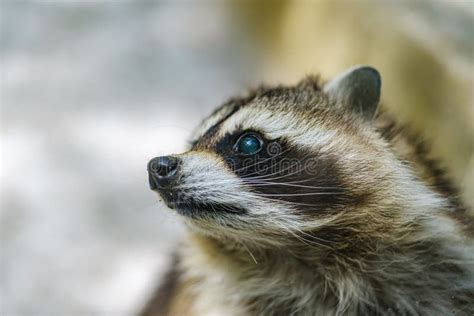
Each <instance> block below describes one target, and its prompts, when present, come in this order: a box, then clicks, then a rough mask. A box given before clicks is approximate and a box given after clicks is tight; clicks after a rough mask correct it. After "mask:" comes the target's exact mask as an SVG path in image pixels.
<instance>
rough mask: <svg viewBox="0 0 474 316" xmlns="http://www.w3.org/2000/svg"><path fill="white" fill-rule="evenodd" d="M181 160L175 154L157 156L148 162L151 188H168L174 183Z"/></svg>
mask: <svg viewBox="0 0 474 316" xmlns="http://www.w3.org/2000/svg"><path fill="white" fill-rule="evenodd" d="M178 165H179V160H178V158H176V157H173V156H164V157H156V158H153V159H152V160H150V162H149V163H148V179H149V182H150V189H152V190H156V189H158V188H166V187H169V186H170V185H172V184H173V183H174V181H175V180H176V177H177V173H178Z"/></svg>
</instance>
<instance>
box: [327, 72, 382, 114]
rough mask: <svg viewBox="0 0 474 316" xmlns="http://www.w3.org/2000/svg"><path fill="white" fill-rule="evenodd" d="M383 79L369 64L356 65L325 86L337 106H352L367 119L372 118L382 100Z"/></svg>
mask: <svg viewBox="0 0 474 316" xmlns="http://www.w3.org/2000/svg"><path fill="white" fill-rule="evenodd" d="M381 86H382V80H381V78H380V74H379V72H378V71H377V70H376V69H374V68H372V67H369V66H356V67H354V68H350V69H349V70H347V71H345V72H344V73H342V74H340V75H339V76H337V77H336V78H334V79H333V80H331V81H330V82H328V83H327V84H326V85H325V86H324V92H326V93H327V94H328V95H329V97H330V98H332V99H333V100H334V101H336V103H337V106H339V107H346V108H350V109H351V110H352V111H353V112H355V113H357V114H358V115H361V116H362V117H363V118H364V119H366V120H372V119H373V118H374V116H375V113H376V112H377V108H378V105H379V100H380V89H381Z"/></svg>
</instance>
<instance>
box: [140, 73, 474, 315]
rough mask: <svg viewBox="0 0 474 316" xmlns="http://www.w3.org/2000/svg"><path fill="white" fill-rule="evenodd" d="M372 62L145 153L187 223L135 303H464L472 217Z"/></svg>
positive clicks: (471, 266) (161, 307)
mask: <svg viewBox="0 0 474 316" xmlns="http://www.w3.org/2000/svg"><path fill="white" fill-rule="evenodd" d="M380 94H381V78H380V74H379V72H378V71H377V70H376V69H374V68H372V67H369V66H359V67H354V68H352V69H349V70H347V71H346V72H344V73H342V74H341V75H339V76H337V77H336V78H335V79H334V80H332V81H329V82H327V83H325V84H320V83H319V80H318V79H317V78H316V77H308V78H306V79H304V80H302V81H301V82H300V83H298V84H297V85H295V86H289V87H286V86H278V87H262V88H259V89H256V90H255V91H253V92H252V93H250V94H249V95H248V96H246V97H243V98H234V99H231V100H230V101H228V102H227V103H225V104H224V105H222V106H221V107H219V108H218V109H217V110H215V111H214V113H212V114H211V115H210V116H209V117H208V118H207V119H206V120H204V122H203V123H202V124H201V125H200V127H199V128H198V129H197V130H196V132H195V134H194V139H193V140H192V142H191V145H190V149H189V151H187V152H185V153H183V154H177V155H170V156H166V157H157V158H154V159H152V160H151V161H150V162H149V164H148V173H149V184H150V187H151V189H152V190H153V191H156V192H158V193H159V195H160V196H161V198H162V200H163V201H164V202H165V203H166V205H167V206H168V207H169V208H171V209H173V210H174V211H176V212H177V213H178V214H179V215H181V217H182V219H183V221H184V222H185V223H186V225H187V226H188V235H187V236H186V238H185V240H184V241H183V243H182V244H181V245H180V247H179V249H178V250H177V252H176V258H175V261H174V264H173V267H172V269H171V270H170V272H169V273H168V275H167V277H166V278H165V281H164V282H163V284H162V286H161V287H160V289H159V290H158V291H157V292H156V294H155V296H154V297H153V299H152V300H151V301H150V302H149V304H148V305H147V306H146V308H145V309H144V310H143V311H142V313H141V315H144V316H145V315H147V316H151V315H170V316H171V315H173V316H180V315H189V316H192V315H198V316H202V315H222V316H232V315H272V316H273V315H285V316H286V315H474V242H473V237H474V224H473V219H472V217H471V216H470V215H469V213H468V211H467V210H466V208H465V207H464V206H463V204H462V202H461V201H460V199H459V198H458V194H457V192H456V189H455V188H454V187H453V186H452V185H451V184H450V183H449V181H448V180H447V179H446V178H445V176H444V173H443V171H442V169H441V168H439V167H438V165H437V163H436V161H435V160H433V159H432V158H431V157H430V155H429V154H428V151H427V149H426V146H424V144H423V143H421V142H420V141H419V137H417V136H416V135H415V134H413V133H412V132H410V131H408V130H407V129H404V128H400V127H399V125H397V124H396V122H395V121H394V120H393V119H392V118H391V116H390V115H389V114H387V113H385V112H383V111H380V110H378V108H379V99H380Z"/></svg>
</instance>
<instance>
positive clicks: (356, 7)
mask: <svg viewBox="0 0 474 316" xmlns="http://www.w3.org/2000/svg"><path fill="white" fill-rule="evenodd" d="M0 12H1V16H0V19H1V25H0V26H1V130H0V137H1V148H0V149H1V227H0V229H1V230H0V233H1V267H0V286H1V287H0V291H1V292H0V295H1V296H0V314H1V315H5V316H23V315H110V316H114V315H118V316H120V315H133V314H134V313H135V312H136V311H137V310H138V309H140V307H141V306H142V305H143V303H144V301H145V300H146V298H147V296H148V295H149V293H150V291H152V290H153V289H154V288H155V286H156V284H157V282H158V280H159V279H160V277H161V276H162V273H163V271H164V269H165V268H166V266H167V264H168V263H169V261H170V260H169V258H170V257H169V254H170V252H171V251H172V249H173V248H174V247H176V242H177V240H178V239H179V236H180V235H181V234H182V233H183V228H182V226H181V225H180V222H179V218H177V216H175V215H174V214H173V213H172V212H170V211H168V210H166V209H165V208H164V207H163V206H162V205H160V204H159V203H158V202H157V198H156V196H155V195H154V194H153V193H152V192H150V191H149V189H148V183H147V174H146V163H147V161H148V160H149V159H150V158H152V157H155V156H158V155H162V154H169V153H172V152H179V151H181V150H183V148H184V147H185V145H186V140H187V138H188V137H189V136H190V134H191V133H192V129H193V128H194V127H195V126H196V125H197V124H198V123H199V121H200V120H201V119H202V118H204V117H205V116H206V115H207V114H208V113H210V112H211V111H212V109H214V108H215V107H216V106H217V105H219V104H220V103H222V102H223V101H225V100H226V99H227V98H228V97H230V96H232V95H235V94H239V93H242V92H245V91H246V90H247V88H249V87H252V86H254V85H256V84H258V83H260V82H262V81H263V82H266V83H270V84H271V83H285V84H291V83H295V82H296V81H297V80H299V79H300V78H302V77H303V76H304V75H306V74H310V73H319V74H321V76H322V77H323V78H331V77H332V76H334V75H335V74H337V73H338V72H340V71H342V70H344V69H345V68H347V67H349V66H352V65H354V64H370V65H373V66H375V67H376V68H378V69H379V70H380V72H381V73H382V77H383V101H384V103H385V105H386V107H387V108H389V109H390V110H391V111H392V112H394V113H395V114H397V116H398V117H399V118H400V120H402V121H406V122H409V123H411V124H412V125H413V126H414V127H415V129H416V130H418V131H419V132H422V133H423V134H424V135H425V136H426V137H427V139H428V140H430V141H431V143H432V146H433V149H434V152H435V154H436V155H437V156H438V157H439V158H441V159H442V160H443V161H444V163H445V166H446V167H447V168H449V170H450V171H451V173H450V174H451V176H452V178H453V179H454V181H455V183H457V184H458V185H459V186H460V187H461V190H462V194H463V196H464V197H465V200H467V201H468V204H470V205H473V204H474V203H473V202H474V151H473V148H474V142H473V136H474V123H473V121H474V95H473V78H474V71H473V70H474V69H473V56H474V54H473V50H474V2H472V1H471V0H464V1H462V0H444V1H442V0H438V1H375V0H373V1H369V0H366V1H349V0H348V1H342V0H339V1H322V0H320V1H258V2H257V1H225V2H224V1H217V0H216V1H151V0H147V1H133V2H132V1H121V0H120V1H112V0H107V1H106V0H103V1H100V0H95V1H94V0H87V1H79V0H75V1H68V0H55V1H54V0H52V1H32V0H31V1H26V0H25V1H21V0H11V1H8V0H1V7H0Z"/></svg>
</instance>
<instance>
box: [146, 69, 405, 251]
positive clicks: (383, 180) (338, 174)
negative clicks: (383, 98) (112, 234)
mask: <svg viewBox="0 0 474 316" xmlns="http://www.w3.org/2000/svg"><path fill="white" fill-rule="evenodd" d="M380 89H381V79H380V75H379V73H378V72H377V70H375V69H373V68H371V67H356V68H353V69H350V70H348V71H347V72H345V73H343V74H341V75H340V76H338V77H337V78H336V79H334V80H332V81H330V82H328V83H327V84H325V85H323V86H319V85H318V83H317V80H316V79H315V78H307V79H305V80H303V81H301V82H300V83H299V84H297V85H295V86H292V87H282V86H279V87H276V88H261V89H259V90H257V91H255V92H254V93H252V94H251V95H250V96H248V97H246V98H240V99H232V100H230V101H229V102H227V103H225V104H224V105H222V106H221V107H219V108H218V109H217V110H216V111H215V112H214V113H212V114H211V115H210V116H209V117H208V118H207V119H206V120H205V121H204V122H203V123H202V124H201V126H200V127H199V128H198V130H197V131H196V132H195V135H194V139H193V140H192V143H191V148H190V149H189V151H187V152H185V153H182V154H177V155H171V156H166V157H157V158H154V159H152V160H151V161H150V162H149V164H148V172H149V179H150V187H151V189H152V190H154V191H157V192H158V193H159V194H160V195H161V197H162V199H163V200H164V202H165V203H166V204H167V205H168V206H169V207H170V208H172V209H174V210H176V211H177V212H178V213H179V214H181V215H182V216H183V217H184V218H185V219H186V222H188V223H189V224H190V226H192V227H193V228H197V229H199V230H200V231H201V232H204V233H207V234H211V235H221V236H227V237H235V238H237V239H249V240H250V239H251V240H253V241H259V240H265V241H269V240H273V241H274V242H278V241H279V240H282V239H284V238H285V236H291V235H294V234H295V233H299V232H302V231H305V230H308V229H311V230H314V229H315V227H322V226H324V225H326V224H327V223H329V222H331V221H332V220H334V219H335V218H340V217H341V216H344V214H348V213H352V214H355V213H357V212H358V211H360V210H361V209H362V208H364V209H366V206H367V205H372V204H375V203H379V202H380V200H381V199H382V200H384V201H386V202H387V203H390V201H391V199H390V198H387V196H391V195H392V196H393V194H394V190H393V187H394V186H393V185H392V183H393V179H394V178H396V177H398V171H399V170H398V169H397V168H395V167H393V168H392V166H394V165H396V164H397V160H396V159H395V158H394V157H393V155H392V153H391V151H390V149H389V146H388V145H387V144H386V143H385V141H384V140H383V139H382V137H381V136H380V135H379V134H378V132H377V130H376V129H375V128H374V127H373V124H372V123H373V120H374V116H375V114H376V112H377V108H378V104H379V98H380ZM360 212H362V211H360ZM361 214H362V213H361ZM354 216H355V215H354ZM354 216H353V217H354ZM365 220H367V218H366V219H365ZM269 237H270V238H269Z"/></svg>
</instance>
